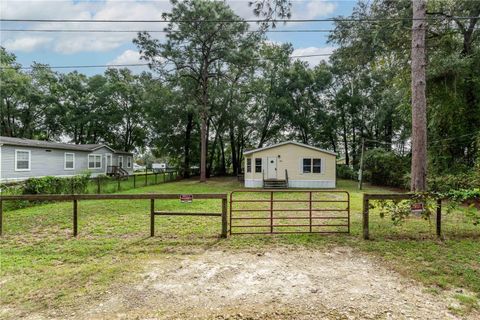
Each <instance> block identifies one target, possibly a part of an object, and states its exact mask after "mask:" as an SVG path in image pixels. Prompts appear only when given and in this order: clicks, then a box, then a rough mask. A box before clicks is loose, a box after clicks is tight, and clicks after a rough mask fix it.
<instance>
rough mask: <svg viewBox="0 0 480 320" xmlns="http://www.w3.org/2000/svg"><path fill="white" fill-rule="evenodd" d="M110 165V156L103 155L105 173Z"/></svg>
mask: <svg viewBox="0 0 480 320" xmlns="http://www.w3.org/2000/svg"><path fill="white" fill-rule="evenodd" d="M111 165H112V155H111V154H106V155H105V173H108V167H109V166H111Z"/></svg>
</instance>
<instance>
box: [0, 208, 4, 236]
mask: <svg viewBox="0 0 480 320" xmlns="http://www.w3.org/2000/svg"><path fill="white" fill-rule="evenodd" d="M2 235H3V201H2V200H0V236H2Z"/></svg>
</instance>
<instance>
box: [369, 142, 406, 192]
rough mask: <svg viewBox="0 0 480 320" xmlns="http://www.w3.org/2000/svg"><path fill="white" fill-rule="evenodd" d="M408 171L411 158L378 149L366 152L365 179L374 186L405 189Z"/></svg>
mask: <svg viewBox="0 0 480 320" xmlns="http://www.w3.org/2000/svg"><path fill="white" fill-rule="evenodd" d="M408 169H409V158H407V157H402V156H399V155H397V154H395V153H394V152H392V151H387V150H384V149H380V148H377V149H372V150H368V151H367V152H365V159H364V170H365V172H364V179H365V180H366V181H370V182H371V183H373V184H376V185H383V186H391V187H398V188H403V187H404V186H405V176H406V175H407V174H408Z"/></svg>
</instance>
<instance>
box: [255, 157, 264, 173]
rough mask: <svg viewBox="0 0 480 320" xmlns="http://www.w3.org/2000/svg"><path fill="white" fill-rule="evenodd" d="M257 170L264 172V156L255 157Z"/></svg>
mask: <svg viewBox="0 0 480 320" xmlns="http://www.w3.org/2000/svg"><path fill="white" fill-rule="evenodd" d="M255 172H262V158H255Z"/></svg>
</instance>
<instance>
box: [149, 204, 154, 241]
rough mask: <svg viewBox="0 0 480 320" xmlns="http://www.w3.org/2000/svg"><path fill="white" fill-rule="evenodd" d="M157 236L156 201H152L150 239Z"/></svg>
mask: <svg viewBox="0 0 480 320" xmlns="http://www.w3.org/2000/svg"><path fill="white" fill-rule="evenodd" d="M154 235H155V199H150V237H153V236H154Z"/></svg>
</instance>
